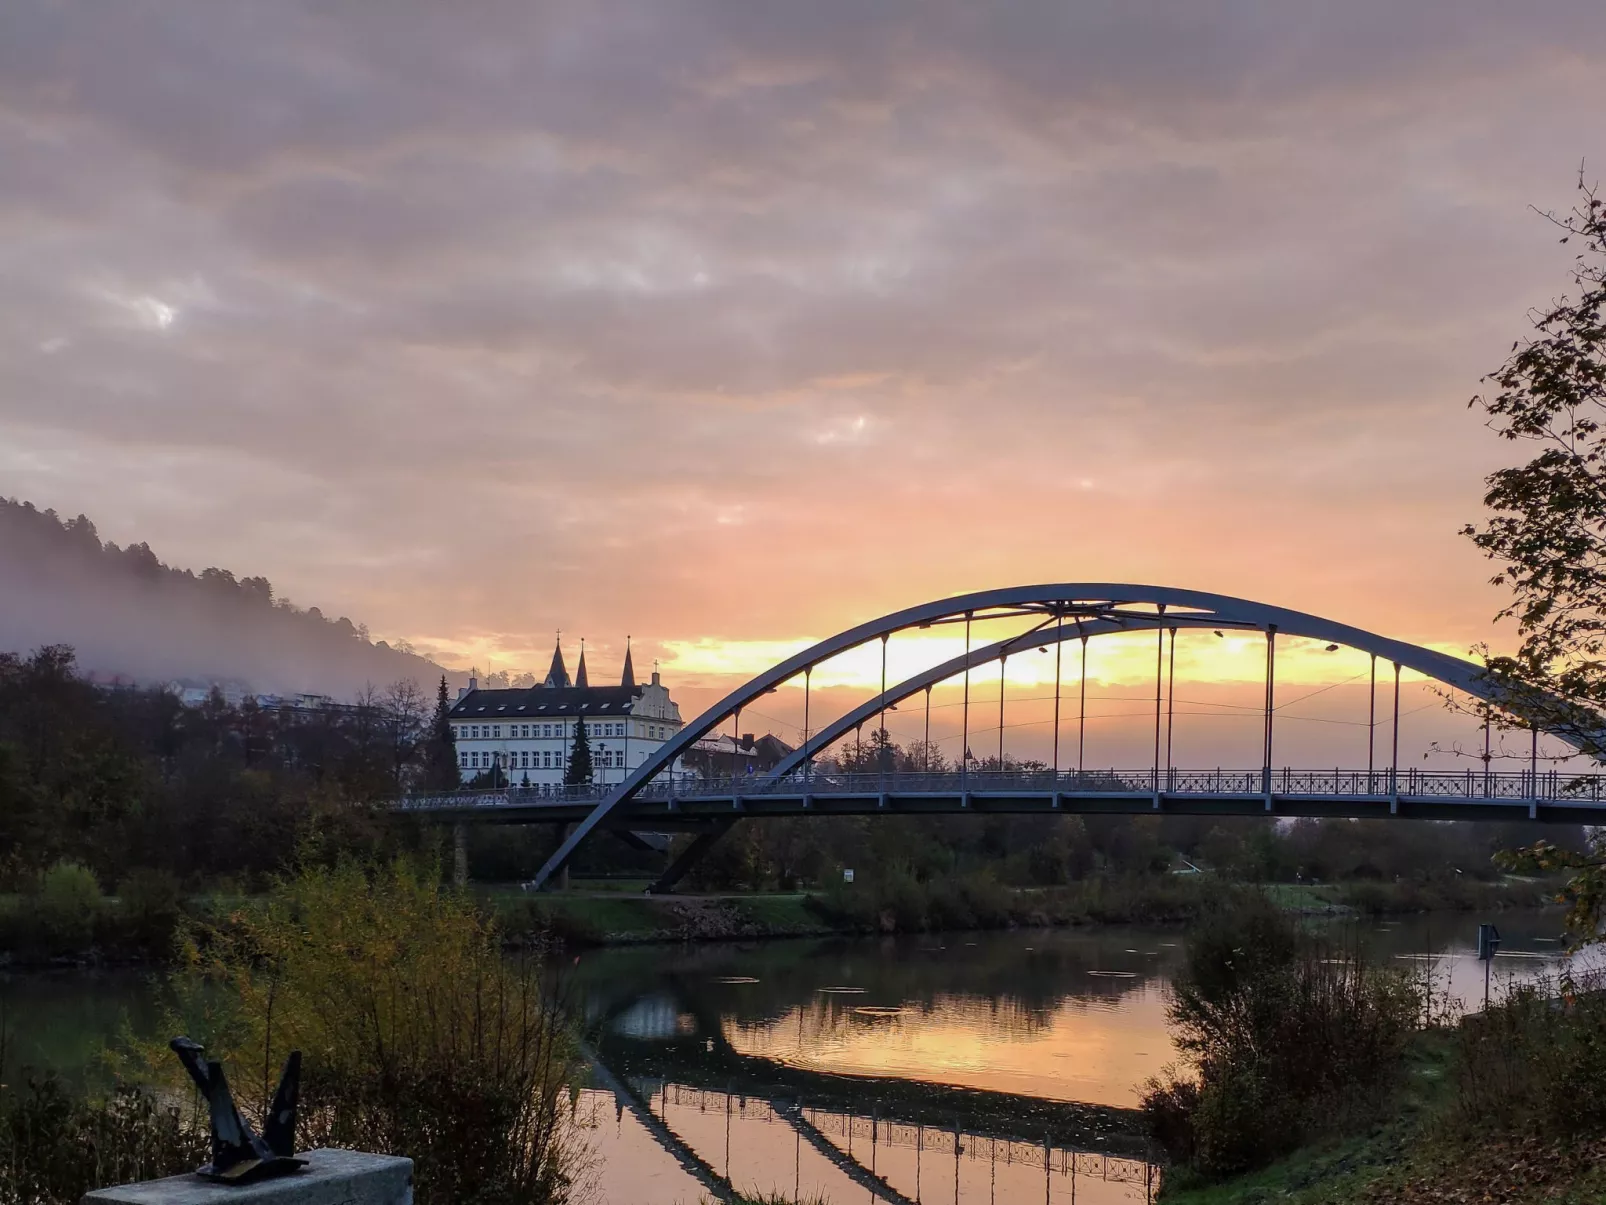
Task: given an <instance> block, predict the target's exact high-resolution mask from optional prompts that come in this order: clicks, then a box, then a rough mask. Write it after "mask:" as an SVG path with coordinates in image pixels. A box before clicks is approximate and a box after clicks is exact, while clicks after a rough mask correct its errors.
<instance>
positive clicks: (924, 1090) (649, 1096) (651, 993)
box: [0, 914, 1562, 1205]
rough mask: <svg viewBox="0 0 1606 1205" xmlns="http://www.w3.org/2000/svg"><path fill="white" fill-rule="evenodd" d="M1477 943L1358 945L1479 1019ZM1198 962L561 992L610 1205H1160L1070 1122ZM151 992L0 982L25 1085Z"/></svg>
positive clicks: (1142, 956) (1147, 941) (737, 960)
mask: <svg viewBox="0 0 1606 1205" xmlns="http://www.w3.org/2000/svg"><path fill="white" fill-rule="evenodd" d="M1498 923H1499V926H1500V929H1501V933H1502V937H1503V939H1504V943H1503V946H1502V949H1501V952H1500V956H1499V957H1498V958H1497V959H1496V962H1495V965H1494V991H1495V993H1496V994H1498V993H1499V991H1500V990H1502V987H1503V985H1504V984H1505V983H1507V982H1510V981H1511V980H1512V979H1514V978H1519V979H1520V978H1528V977H1532V976H1534V975H1537V974H1541V973H1545V972H1547V971H1554V970H1555V969H1556V968H1557V966H1558V964H1559V960H1560V959H1561V957H1562V953H1561V952H1562V941H1561V939H1560V935H1559V917H1557V916H1556V915H1554V914H1546V915H1513V914H1507V915H1505V916H1503V917H1500V918H1498ZM1476 928H1477V924H1476V920H1475V919H1474V918H1468V917H1464V916H1455V917H1445V916H1431V917H1413V918H1410V919H1407V920H1402V921H1396V922H1382V923H1375V922H1363V923H1358V924H1357V923H1355V922H1350V923H1349V924H1348V927H1347V928H1346V929H1345V932H1346V933H1353V934H1354V935H1356V936H1358V937H1360V938H1361V939H1362V940H1363V941H1365V942H1366V943H1368V944H1369V945H1370V946H1371V947H1372V948H1373V949H1374V950H1375V951H1376V953H1377V954H1378V955H1379V956H1381V957H1387V958H1395V959H1402V960H1412V961H1416V962H1420V963H1421V964H1422V965H1424V966H1425V967H1427V968H1430V969H1431V972H1432V974H1433V977H1434V982H1435V985H1436V990H1437V991H1439V992H1441V993H1448V994H1449V995H1450V996H1452V997H1457V998H1459V999H1461V1000H1463V1001H1464V1002H1465V1003H1466V1004H1467V1005H1468V1006H1471V1007H1477V1006H1478V1005H1479V1004H1480V1003H1481V1001H1482V996H1483V968H1482V966H1481V965H1480V964H1479V963H1477V962H1476V961H1475V959H1474V957H1473V939H1474V936H1475V933H1476ZM1182 940H1183V938H1182V935H1181V934H1180V933H1179V932H1178V931H1176V930H1152V929H1136V928H1107V929H1099V930H1048V931H1035V930H1034V931H1030V932H1011V933H986V934H950V935H942V936H936V937H920V938H886V939H866V938H854V939H825V940H811V941H785V942H767V943H757V944H753V945H738V944H725V945H706V946H696V947H641V948H635V949H617V950H602V951H596V952H592V953H588V954H585V955H584V956H582V957H581V958H580V960H579V962H578V964H576V966H575V967H574V968H573V971H572V982H571V983H570V985H569V989H570V990H572V991H573V992H574V993H575V996H576V999H577V1000H578V1001H579V1003H580V1007H581V1009H582V1011H583V1012H584V1013H585V1015H586V1018H587V1022H588V1031H589V1033H590V1034H591V1043H592V1047H593V1050H594V1053H595V1054H596V1057H597V1058H598V1060H599V1062H600V1063H601V1064H602V1066H601V1068H600V1069H599V1070H598V1072H597V1079H596V1081H595V1083H596V1086H595V1087H592V1088H589V1089H587V1090H586V1091H584V1092H582V1093H581V1094H580V1100H579V1106H578V1114H577V1116H578V1120H579V1122H580V1124H581V1125H583V1126H584V1127H585V1128H586V1130H587V1134H588V1137H589V1138H590V1140H591V1143H592V1145H593V1148H594V1150H595V1153H596V1171H595V1180H596V1190H597V1191H596V1194H595V1199H597V1200H599V1201H605V1202H608V1203H610V1205H676V1203H679V1202H685V1203H687V1205H690V1203H692V1202H696V1201H698V1200H700V1199H702V1198H704V1197H708V1198H712V1197H713V1193H712V1192H711V1191H710V1190H709V1188H708V1187H706V1185H707V1184H708V1183H709V1182H710V1181H709V1179H708V1177H711V1176H712V1177H727V1178H728V1179H729V1180H730V1181H731V1182H732V1183H734V1184H735V1185H736V1186H737V1187H739V1188H742V1189H746V1190H749V1191H754V1192H769V1191H779V1192H784V1193H787V1194H791V1193H793V1192H800V1193H802V1194H803V1195H804V1196H808V1195H811V1194H818V1195H822V1196H823V1197H824V1198H825V1199H827V1200H829V1201H831V1202H860V1201H866V1202H875V1201H890V1202H901V1201H921V1202H925V1203H928V1205H975V1203H977V1202H992V1201H1008V1202H1032V1201H1045V1202H1049V1203H1050V1205H1059V1203H1062V1202H1072V1201H1076V1202H1082V1203H1084V1205H1103V1203H1114V1202H1133V1201H1145V1200H1147V1199H1148V1198H1149V1197H1150V1195H1151V1194H1152V1191H1153V1190H1154V1189H1155V1187H1156V1186H1157V1180H1156V1178H1155V1175H1154V1173H1153V1171H1152V1169H1151V1168H1150V1167H1149V1165H1148V1163H1147V1162H1146V1161H1145V1159H1144V1157H1143V1156H1144V1148H1143V1145H1142V1142H1141V1140H1139V1139H1136V1138H1134V1137H1133V1136H1132V1135H1131V1134H1130V1133H1129V1132H1128V1131H1129V1128H1130V1127H1128V1126H1124V1125H1121V1124H1118V1123H1119V1122H1120V1121H1121V1120H1122V1119H1121V1117H1120V1115H1119V1114H1096V1113H1095V1115H1094V1116H1093V1117H1092V1118H1091V1120H1090V1121H1089V1122H1088V1124H1087V1125H1081V1124H1080V1123H1078V1124H1076V1125H1072V1124H1071V1123H1070V1122H1069V1121H1067V1117H1069V1116H1070V1115H1071V1114H1072V1113H1073V1112H1075V1110H1073V1109H1072V1108H1070V1104H1071V1103H1072V1102H1080V1103H1083V1104H1088V1105H1105V1106H1115V1107H1116V1108H1130V1107H1131V1106H1133V1105H1134V1104H1135V1103H1136V1101H1137V1098H1138V1089H1139V1086H1140V1085H1141V1084H1142V1082H1143V1081H1144V1080H1145V1079H1147V1078H1148V1077H1149V1076H1151V1075H1153V1074H1155V1073H1157V1072H1158V1071H1159V1070H1160V1069H1161V1068H1162V1067H1164V1066H1165V1065H1166V1063H1168V1062H1170V1061H1172V1059H1173V1057H1174V1054H1173V1050H1172V1047H1171V1043H1170V1040H1169V1038H1168V1036H1167V1032H1166V1026H1165V1004H1166V984H1167V982H1168V980H1169V978H1170V975H1171V974H1172V972H1173V970H1174V968H1175V967H1176V966H1177V964H1178V961H1179V959H1180V957H1181V955H1182V946H1181V942H1182ZM157 990H158V989H157V988H155V987H154V986H153V985H152V984H151V983H150V982H149V980H148V979H147V978H146V977H144V976H140V975H136V974H128V973H118V974H93V973H84V972H74V973H70V974H60V975H56V974H34V975H14V976H11V977H9V978H0V1005H3V1008H4V1013H3V1015H4V1020H5V1024H6V1026H7V1028H8V1029H9V1031H10V1047H11V1053H10V1055H9V1062H10V1064H11V1066H12V1067H13V1068H14V1067H16V1066H17V1065H18V1064H33V1065H37V1066H50V1067H54V1068H56V1069H58V1070H59V1071H61V1072H63V1073H64V1074H67V1075H71V1076H86V1075H95V1074H98V1072H97V1070H96V1067H97V1051H98V1050H99V1049H100V1048H101V1047H102V1046H103V1044H104V1043H106V1042H108V1041H112V1040H115V1037H116V1035H117V1033H118V1032H119V1030H120V1028H121V1027H122V1026H123V1025H125V1024H126V1025H129V1026H132V1027H133V1028H134V1029H136V1030H143V1031H150V1030H152V1029H153V1028H154V1026H155V1025H156V1024H157V1023H158V1006H157V1005H158V1001H157ZM755 1069H756V1070H755ZM942 1086H947V1087H948V1088H952V1089H964V1090H969V1091H950V1090H947V1089H946V1088H944V1087H942ZM1057 1102H1066V1103H1064V1104H1061V1103H1057ZM1111 1117H1114V1118H1115V1119H1116V1122H1115V1123H1112V1122H1111V1121H1110V1118H1111ZM956 1148H957V1149H956ZM699 1177H702V1179H701V1180H700V1179H699Z"/></svg>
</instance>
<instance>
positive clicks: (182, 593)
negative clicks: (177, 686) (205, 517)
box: [0, 498, 458, 696]
mask: <svg viewBox="0 0 1606 1205" xmlns="http://www.w3.org/2000/svg"><path fill="white" fill-rule="evenodd" d="M50 644H70V645H72V646H74V647H75V648H76V649H77V652H78V658H79V661H80V663H81V664H82V665H84V666H85V667H86V668H87V669H88V670H92V671H94V672H95V673H96V674H97V675H101V676H105V677H113V676H118V675H120V676H124V677H127V678H130V679H134V680H138V681H141V682H147V683H157V682H168V681H171V680H174V679H182V678H191V679H199V680H201V681H222V680H234V681H239V682H241V683H244V684H246V685H248V686H249V687H250V688H251V689H252V690H253V691H256V692H290V691H317V692H319V693H323V694H331V695H337V696H349V695H350V694H352V693H354V692H355V691H357V690H360V689H361V688H362V687H363V685H364V684H365V683H368V682H391V681H397V680H401V679H408V678H410V679H413V680H415V681H419V682H433V681H435V679H436V678H438V677H439V676H440V675H441V674H442V673H443V672H446V671H443V670H442V669H441V667H440V666H438V665H435V664H434V663H433V662H431V661H429V660H428V659H427V658H425V657H423V656H421V655H419V654H418V653H417V652H416V650H414V649H413V648H412V647H411V646H409V645H408V644H406V642H405V641H403V642H399V643H397V644H395V645H391V644H387V643H386V642H385V641H382V640H381V641H377V642H375V641H373V640H371V639H370V637H369V633H368V629H367V628H366V626H364V625H363V624H361V623H354V622H353V621H352V620H351V619H349V618H347V617H346V616H343V615H342V616H339V617H338V618H334V619H331V618H328V617H326V616H325V615H324V614H323V613H322V612H321V611H320V610H319V609H318V608H317V607H308V608H305V609H303V608H301V607H298V606H296V605H294V604H293V603H292V602H291V601H290V600H289V599H287V598H283V597H281V596H279V595H278V594H277V593H276V592H275V590H274V588H273V584H272V583H271V582H270V581H268V579H267V578H265V577H259V576H256V577H254V576H238V577H237V576H236V575H235V574H234V573H233V572H231V571H229V570H227V569H220V568H210V569H204V570H202V571H201V572H200V573H195V572H192V571H191V570H189V569H181V568H178V567H176V566H170V565H166V564H164V563H163V562H162V561H161V560H160V559H159V558H158V557H157V556H156V554H155V553H154V552H152V551H151V548H150V546H149V545H148V544H145V543H137V544H130V545H128V546H127V547H119V546H118V545H116V544H114V543H111V542H109V541H108V542H102V540H101V538H100V533H99V532H98V531H97V530H96V528H95V524H94V523H93V522H91V521H90V520H89V519H88V518H87V517H86V516H84V515H79V516H78V517H77V518H72V519H62V518H61V517H60V516H59V515H57V514H56V512H55V511H53V510H39V509H38V508H36V507H35V506H34V505H33V504H32V503H30V502H25V501H24V502H19V501H17V500H15V499H10V498H0V648H13V649H15V648H36V647H41V646H44V645H50ZM447 676H448V678H449V680H451V682H452V684H453V685H454V686H455V685H457V684H458V676H457V675H453V674H450V673H448V675H447Z"/></svg>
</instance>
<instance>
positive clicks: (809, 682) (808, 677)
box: [803, 665, 814, 783]
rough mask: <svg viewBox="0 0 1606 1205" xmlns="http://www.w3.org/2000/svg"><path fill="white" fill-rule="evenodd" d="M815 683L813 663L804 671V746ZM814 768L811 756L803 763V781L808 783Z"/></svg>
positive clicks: (806, 745) (805, 744) (806, 739)
mask: <svg viewBox="0 0 1606 1205" xmlns="http://www.w3.org/2000/svg"><path fill="white" fill-rule="evenodd" d="M813 684H814V667H813V666H812V665H811V666H809V667H808V668H807V669H806V670H804V671H803V746H804V748H807V747H808V743H809V691H810V689H811V687H812V686H813ZM813 769H814V759H813V758H812V757H811V758H809V759H808V760H807V761H805V762H804V763H803V781H804V782H805V783H806V782H808V780H809V778H810V774H811V771H812V770H813Z"/></svg>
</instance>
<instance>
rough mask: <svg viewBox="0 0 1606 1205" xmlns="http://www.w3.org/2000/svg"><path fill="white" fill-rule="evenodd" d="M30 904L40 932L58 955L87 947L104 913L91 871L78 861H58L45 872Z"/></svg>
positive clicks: (98, 886) (99, 893) (101, 897)
mask: <svg viewBox="0 0 1606 1205" xmlns="http://www.w3.org/2000/svg"><path fill="white" fill-rule="evenodd" d="M32 904H33V911H34V914H35V916H37V918H38V920H39V926H40V929H41V930H42V931H43V933H44V935H45V937H46V938H47V939H48V940H49V942H50V943H51V945H52V946H53V947H54V948H55V950H57V951H58V952H74V951H77V950H82V949H85V948H86V947H88V946H89V945H90V943H91V942H93V941H94V939H95V929H96V926H97V925H98V924H99V922H100V919H101V915H102V913H103V912H104V910H105V899H104V897H103V896H102V895H101V892H100V884H99V883H98V882H97V881H96V880H95V875H94V872H93V871H91V870H90V869H89V868H88V867H87V866H82V865H80V864H79V863H77V862H57V863H56V864H55V865H54V866H52V867H51V868H50V869H49V870H47V871H45V873H44V875H43V876H42V877H41V878H40V880H39V889H38V893H37V894H36V895H35V896H34V898H33V900H32Z"/></svg>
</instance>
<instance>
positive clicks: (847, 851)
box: [688, 732, 1586, 889]
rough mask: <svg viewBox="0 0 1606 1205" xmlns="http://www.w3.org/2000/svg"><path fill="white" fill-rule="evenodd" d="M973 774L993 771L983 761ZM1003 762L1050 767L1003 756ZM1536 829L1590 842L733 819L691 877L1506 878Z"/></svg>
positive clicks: (755, 883)
mask: <svg viewBox="0 0 1606 1205" xmlns="http://www.w3.org/2000/svg"><path fill="white" fill-rule="evenodd" d="M873 738H874V739H872V738H867V739H866V740H865V741H864V742H863V744H862V745H861V746H859V747H857V748H855V747H854V746H852V745H849V746H847V747H846V748H843V749H839V750H837V751H836V752H835V754H834V757H833V761H832V763H831V764H830V765H829V766H828V767H827V768H826V769H825V770H824V771H822V772H835V771H838V770H840V771H843V772H848V773H854V772H871V773H873V772H875V770H876V769H877V768H878V767H882V768H886V769H896V770H900V771H908V770H921V769H927V768H929V769H931V770H934V771H940V770H943V769H945V768H947V767H946V766H945V765H944V763H943V760H942V755H941V753H940V752H938V751H937V750H936V749H935V748H928V747H925V746H923V745H921V744H919V743H916V744H915V745H914V747H913V748H908V749H906V748H903V747H901V746H899V745H897V744H896V743H894V742H891V741H888V742H887V744H886V745H885V746H884V747H883V746H881V745H880V744H879V738H880V733H879V732H877V733H875V734H873ZM979 768H980V769H982V770H987V769H992V768H995V766H994V763H993V762H991V761H987V762H982V763H980V767H979ZM1006 768H1012V769H1022V770H1031V769H1037V768H1045V767H1041V766H1037V765H1034V764H1032V763H1019V764H1016V763H1008V762H1006ZM1541 837H1543V838H1544V839H1546V840H1549V841H1551V842H1554V843H1556V844H1558V845H1560V846H1562V847H1564V848H1574V849H1584V848H1586V842H1585V835H1584V830H1583V828H1582V827H1581V826H1574V827H1558V826H1555V825H1545V824H1538V823H1528V822H1511V823H1505V822H1501V823H1468V822H1456V823H1432V822H1426V821H1398V820H1310V819H1302V820H1295V821H1292V822H1284V823H1275V822H1268V821H1266V820H1261V819H1258V818H1253V817H1212V816H1180V815H1163V816H1136V817H1130V816H1097V815H1086V816H1018V815H1017V816H1006V815H986V814H981V815H973V816H952V815H949V816H886V817H820V818H814V817H808V818H804V817H795V818H786V819H772V820H765V821H763V822H761V823H749V824H743V825H738V826H737V827H736V828H735V829H734V830H732V831H731V833H729V834H728V835H727V836H726V837H725V838H724V839H723V840H722V841H721V842H720V843H719V844H718V845H717V846H715V847H714V849H713V850H712V851H711V852H710V853H709V854H708V855H707V857H706V858H705V859H704V860H703V861H702V862H701V863H699V865H698V866H697V867H696V869H695V870H694V871H693V872H692V877H691V878H690V879H689V880H688V882H689V885H691V886H696V887H702V888H707V889H736V888H753V889H756V888H762V887H780V888H792V887H807V886H813V885H817V884H826V883H829V882H832V881H833V880H836V879H840V877H841V875H840V872H841V870H842V869H843V868H846V867H851V868H853V869H854V870H855V873H856V874H858V875H870V876H875V877H879V878H882V879H885V878H887V877H888V876H889V875H893V874H897V875H902V876H905V877H907V878H910V879H912V880H914V881H915V882H916V883H928V882H940V881H943V880H952V879H955V878H963V877H965V876H968V875H973V874H975V873H978V872H981V871H986V872H987V873H988V874H989V875H990V876H991V877H993V878H994V879H996V880H997V881H999V882H1001V883H1003V884H1005V885H1008V886H1015V887H1033V886H1043V887H1047V886H1054V885H1058V884H1062V883H1066V882H1072V881H1077V880H1081V879H1084V878H1087V877H1089V876H1092V875H1100V874H1105V875H1107V874H1115V875H1144V874H1158V873H1164V872H1167V871H1172V870H1187V869H1189V868H1190V867H1192V868H1197V869H1201V870H1210V871H1215V872H1218V873H1220V874H1222V875H1224V876H1227V877H1230V878H1232V879H1236V880H1240V881H1245V882H1250V883H1299V882H1305V883H1332V882H1339V881H1342V882H1348V883H1367V882H1371V883H1390V884H1392V883H1408V884H1409V883H1414V884H1431V883H1435V882H1447V881H1449V882H1454V881H1463V880H1471V881H1477V882H1493V881H1495V880H1497V879H1499V878H1500V877H1501V872H1500V870H1499V869H1498V868H1497V867H1496V866H1495V865H1494V863H1493V861H1492V858H1493V856H1494V855H1495V854H1496V853H1498V852H1500V851H1502V850H1509V849H1514V848H1518V847H1520V846H1524V845H1528V844H1531V843H1532V842H1534V841H1535V840H1538V839H1539V838H1541Z"/></svg>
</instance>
